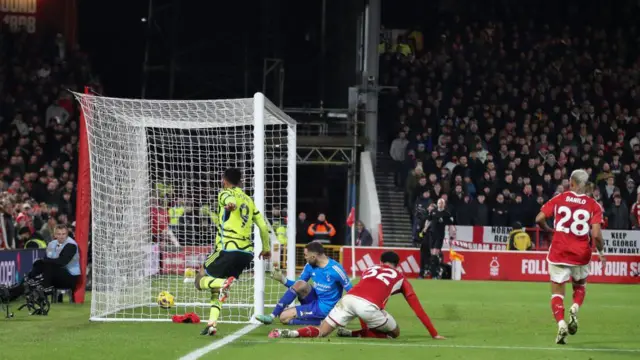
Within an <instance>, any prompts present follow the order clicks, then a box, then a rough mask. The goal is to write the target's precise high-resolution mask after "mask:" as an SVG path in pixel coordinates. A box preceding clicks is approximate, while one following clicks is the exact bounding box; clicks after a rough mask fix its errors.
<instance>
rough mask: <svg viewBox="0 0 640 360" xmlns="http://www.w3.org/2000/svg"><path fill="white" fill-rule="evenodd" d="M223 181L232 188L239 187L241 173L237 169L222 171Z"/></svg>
mask: <svg viewBox="0 0 640 360" xmlns="http://www.w3.org/2000/svg"><path fill="white" fill-rule="evenodd" d="M223 176H224V179H225V180H227V182H228V183H229V184H231V185H233V186H238V185H240V180H241V179H242V171H240V169H237V168H229V169H227V170H225V171H224V175H223Z"/></svg>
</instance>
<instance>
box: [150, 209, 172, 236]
mask: <svg viewBox="0 0 640 360" xmlns="http://www.w3.org/2000/svg"><path fill="white" fill-rule="evenodd" d="M149 215H150V216H151V233H152V234H153V235H160V234H162V233H163V232H164V231H165V230H167V227H168V226H169V215H168V214H167V211H166V210H165V209H162V208H159V207H152V208H151V210H150V211H149Z"/></svg>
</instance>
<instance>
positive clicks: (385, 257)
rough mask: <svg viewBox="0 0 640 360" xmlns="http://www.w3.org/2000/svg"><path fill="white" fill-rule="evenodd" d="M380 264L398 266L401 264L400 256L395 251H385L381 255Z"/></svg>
mask: <svg viewBox="0 0 640 360" xmlns="http://www.w3.org/2000/svg"><path fill="white" fill-rule="evenodd" d="M380 262H381V263H383V264H392V265H393V266H398V264H399V263H400V256H398V254H396V253H395V252H393V251H385V252H383V253H382V255H380Z"/></svg>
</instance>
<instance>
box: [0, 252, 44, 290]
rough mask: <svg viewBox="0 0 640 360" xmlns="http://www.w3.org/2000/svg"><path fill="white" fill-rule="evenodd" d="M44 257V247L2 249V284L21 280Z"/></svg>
mask: <svg viewBox="0 0 640 360" xmlns="http://www.w3.org/2000/svg"><path fill="white" fill-rule="evenodd" d="M44 257H45V250H44V249H33V250H32V249H29V250H2V251H0V285H13V284H16V283H18V282H20V280H21V279H24V276H25V274H28V273H29V272H30V271H31V268H32V267H33V263H34V262H35V261H36V260H38V259H42V258H44Z"/></svg>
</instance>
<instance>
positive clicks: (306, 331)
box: [297, 326, 320, 338]
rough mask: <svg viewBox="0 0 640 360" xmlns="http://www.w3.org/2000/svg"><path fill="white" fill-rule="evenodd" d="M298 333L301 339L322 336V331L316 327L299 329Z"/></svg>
mask: <svg viewBox="0 0 640 360" xmlns="http://www.w3.org/2000/svg"><path fill="white" fill-rule="evenodd" d="M297 331H298V335H300V337H306V338H312V337H318V336H320V329H318V328H317V327H315V326H307V327H305V328H301V329H298V330H297Z"/></svg>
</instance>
